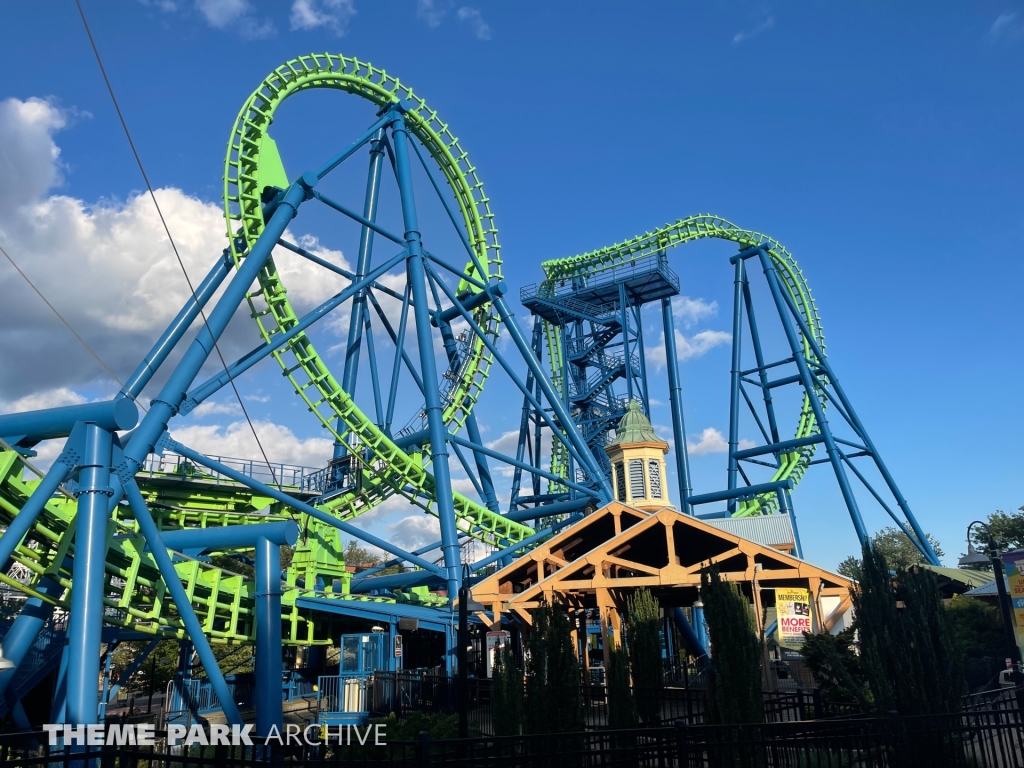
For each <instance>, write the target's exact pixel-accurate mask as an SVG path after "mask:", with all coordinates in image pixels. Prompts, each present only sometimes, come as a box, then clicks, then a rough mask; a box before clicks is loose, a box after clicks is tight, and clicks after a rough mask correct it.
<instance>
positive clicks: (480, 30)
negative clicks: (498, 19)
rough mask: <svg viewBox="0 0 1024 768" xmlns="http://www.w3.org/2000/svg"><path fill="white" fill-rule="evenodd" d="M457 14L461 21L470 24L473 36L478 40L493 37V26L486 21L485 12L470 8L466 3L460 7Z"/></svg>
mask: <svg viewBox="0 0 1024 768" xmlns="http://www.w3.org/2000/svg"><path fill="white" fill-rule="evenodd" d="M456 16H457V17H458V19H459V21H465V22H467V23H468V24H469V28H470V29H471V30H472V31H473V36H474V37H476V39H477V40H490V39H491V27H490V25H489V24H488V23H487V22H486V21H484V17H483V14H482V13H480V11H478V10H477V9H476V8H470V7H468V6H465V5H464V6H462V7H461V8H459V12H458V14H456Z"/></svg>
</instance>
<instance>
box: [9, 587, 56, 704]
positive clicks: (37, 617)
mask: <svg viewBox="0 0 1024 768" xmlns="http://www.w3.org/2000/svg"><path fill="white" fill-rule="evenodd" d="M36 591H37V592H39V593H41V594H44V595H47V596H48V597H52V598H54V599H57V598H59V597H60V596H61V593H63V592H64V587H62V586H61V585H60V584H58V583H57V582H55V581H54V580H53V579H51V578H49V577H44V578H42V579H41V580H40V582H39V584H38V586H36ZM51 616H53V605H52V604H50V603H47V602H45V601H43V600H40V599H39V598H38V597H30V598H29V599H28V600H26V601H25V603H24V605H23V606H22V608H21V611H20V612H19V613H18V618H16V619H15V620H14V623H13V624H12V625H11V628H10V629H9V630H8V631H7V634H6V635H4V639H3V642H0V655H2V656H3V657H4V658H5V659H7V660H8V661H10V662H11V663H13V664H14V669H13V670H10V671H8V672H4V673H0V697H2V695H3V692H4V691H5V690H6V689H7V686H8V685H9V684H10V682H11V680H13V679H14V676H15V674H16V670H17V668H18V667H19V666H20V665H21V662H22V661H23V660H24V659H25V656H26V655H28V652H29V650H31V648H32V644H33V643H34V642H35V641H36V638H37V637H39V632H40V631H41V630H42V628H43V627H44V626H45V625H46V622H48V621H49V620H50V617H51Z"/></svg>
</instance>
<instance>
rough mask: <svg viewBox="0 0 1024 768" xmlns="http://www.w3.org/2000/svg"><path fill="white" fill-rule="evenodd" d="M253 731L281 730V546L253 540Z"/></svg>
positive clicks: (266, 540)
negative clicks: (254, 600)
mask: <svg viewBox="0 0 1024 768" xmlns="http://www.w3.org/2000/svg"><path fill="white" fill-rule="evenodd" d="M254 597H255V598H256V735H257V736H266V735H268V734H269V733H270V729H271V728H272V727H276V728H277V730H278V732H280V731H281V728H282V727H283V726H282V718H283V717H284V715H283V711H284V710H283V704H282V699H281V548H280V547H279V546H278V545H277V544H274V543H272V542H271V541H270V540H269V539H265V538H263V537H260V539H259V540H258V541H257V542H256V593H255V595H254Z"/></svg>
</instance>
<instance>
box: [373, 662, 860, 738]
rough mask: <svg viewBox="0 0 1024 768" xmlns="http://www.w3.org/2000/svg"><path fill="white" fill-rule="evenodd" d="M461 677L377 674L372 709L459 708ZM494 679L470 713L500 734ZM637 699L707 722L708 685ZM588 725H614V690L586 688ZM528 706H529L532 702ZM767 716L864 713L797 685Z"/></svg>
mask: <svg viewBox="0 0 1024 768" xmlns="http://www.w3.org/2000/svg"><path fill="white" fill-rule="evenodd" d="M457 683H458V681H457V679H456V678H451V677H447V676H444V675H430V674H423V673H419V672H376V673H374V675H373V678H372V680H371V682H370V685H369V691H368V695H367V701H368V708H369V711H370V712H371V713H372V714H373V715H376V716H379V717H383V716H386V715H388V714H390V713H392V712H393V713H395V715H396V716H397V717H399V718H401V717H403V716H404V715H406V714H408V713H410V712H427V713H442V714H446V715H452V714H456V713H457V712H458V688H457ZM492 688H493V683H492V681H491V680H488V679H475V678H470V680H469V691H468V702H469V704H468V712H469V722H470V723H471V724H472V727H473V728H475V729H476V730H477V731H479V733H480V734H482V735H493V734H494V713H493V711H492V708H491V692H492ZM633 695H634V697H635V698H636V699H638V700H639V699H641V698H643V699H644V700H645V701H657V702H658V706H657V707H656V708H652V709H656V711H657V712H658V713H659V714H658V721H657V723H648V724H647V725H655V724H662V725H667V724H670V723H672V722H674V721H676V720H685V721H686V722H687V724H689V725H701V724H703V723H704V722H705V719H704V701H705V696H706V695H707V694H706V691H705V690H704V689H702V688H695V687H680V686H676V685H666V686H663V687H662V688H656V689H646V688H635V689H634V690H633ZM580 701H581V704H582V709H583V726H584V728H586V729H587V730H601V729H605V728H607V727H608V693H607V689H606V687H605V686H604V685H589V684H584V685H581V686H580ZM527 706H528V705H527ZM764 706H765V719H766V720H767V721H768V722H770V723H784V722H793V721H806V720H817V719H823V718H834V717H851V716H859V715H860V714H861V713H859V712H858V711H857V710H856V707H855V706H854V705H852V704H836V703H834V702H830V701H828V700H827V699H824V698H823V697H822V696H821V694H820V692H819V691H818V690H817V689H813V690H812V689H796V690H790V691H775V692H771V693H765V696H764Z"/></svg>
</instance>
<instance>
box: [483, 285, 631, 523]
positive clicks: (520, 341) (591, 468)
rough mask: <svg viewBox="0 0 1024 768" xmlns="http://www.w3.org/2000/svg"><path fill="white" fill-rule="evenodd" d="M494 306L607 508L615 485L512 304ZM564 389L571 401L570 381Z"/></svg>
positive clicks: (501, 300)
mask: <svg viewBox="0 0 1024 768" xmlns="http://www.w3.org/2000/svg"><path fill="white" fill-rule="evenodd" d="M494 306H495V307H496V308H497V310H498V314H499V315H500V316H501V321H502V322H503V323H504V324H505V328H506V329H507V330H508V332H509V336H511V337H512V343H513V344H515V345H516V348H517V349H518V350H519V354H520V355H522V357H523V360H524V361H525V362H526V365H527V367H528V368H529V370H530V372H531V373H532V374H533V376H534V378H535V380H536V381H537V385H538V386H539V387H540V388H541V391H542V392H544V396H545V397H546V398H547V399H548V402H549V403H550V404H551V410H553V411H554V413H555V418H556V419H557V421H558V424H559V425H560V426H561V427H562V429H563V431H564V433H565V436H566V437H567V438H568V440H569V442H570V443H571V444H572V447H573V448H575V449H576V452H577V453H578V454H579V458H580V460H581V461H582V462H584V465H585V467H586V470H587V475H589V477H590V479H591V481H592V482H595V483H596V484H597V487H598V490H599V491H600V494H601V501H602V502H603V503H605V504H607V503H608V502H610V501H611V500H612V499H613V498H614V496H613V495H612V488H611V485H609V483H608V478H607V477H605V475H604V473H603V472H602V471H601V469H600V467H598V465H597V462H596V461H595V459H594V456H593V454H592V453H591V452H590V448H589V447H588V446H587V444H586V442H585V441H584V440H583V436H582V435H580V432H579V430H578V429H577V428H576V423H575V422H574V421H573V420H572V416H570V415H569V409H568V408H566V407H565V403H563V402H562V399H561V398H560V397H559V396H558V393H557V392H555V388H554V387H553V386H551V381H550V380H549V379H548V377H547V376H546V375H545V374H544V372H543V371H542V370H541V369H540V363H538V362H537V358H536V357H535V356H534V354H533V350H532V349H530V343H529V342H528V341H527V340H526V337H525V336H523V331H522V329H521V328H520V327H519V321H518V320H517V319H516V317H515V315H514V314H513V313H512V311H511V310H510V309H509V308H508V304H506V303H505V299H504V297H499V298H497V299H496V300H495V302H494ZM563 354H564V350H563ZM564 388H565V392H566V397H568V393H569V382H568V381H565V382H564Z"/></svg>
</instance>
